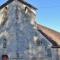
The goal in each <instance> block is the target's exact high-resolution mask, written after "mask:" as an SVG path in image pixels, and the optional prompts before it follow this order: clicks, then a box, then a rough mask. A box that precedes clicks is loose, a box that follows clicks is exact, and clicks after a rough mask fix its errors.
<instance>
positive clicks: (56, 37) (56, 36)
mask: <svg viewBox="0 0 60 60" xmlns="http://www.w3.org/2000/svg"><path fill="white" fill-rule="evenodd" d="M37 28H38V31H39V32H40V33H42V34H43V35H44V36H45V37H46V38H47V39H48V40H49V41H50V42H51V43H52V44H53V46H52V47H53V48H60V33H59V32H57V31H54V30H52V29H50V28H47V27H45V26H42V25H40V24H37Z"/></svg>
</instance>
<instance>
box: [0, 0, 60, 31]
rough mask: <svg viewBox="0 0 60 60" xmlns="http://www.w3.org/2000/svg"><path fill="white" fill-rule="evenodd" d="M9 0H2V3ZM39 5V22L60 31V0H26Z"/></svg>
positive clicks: (36, 5) (37, 12) (37, 15)
mask: <svg viewBox="0 0 60 60" xmlns="http://www.w3.org/2000/svg"><path fill="white" fill-rule="evenodd" d="M6 1H7V0H1V1H0V5H1V4H3V3H4V2H6ZM26 1H27V2H28V3H30V4H32V5H33V6H35V7H37V8H38V10H37V11H36V17H37V19H36V21H37V23H39V24H41V25H44V26H46V27H49V28H51V29H54V30H56V31H59V32H60V0H26Z"/></svg>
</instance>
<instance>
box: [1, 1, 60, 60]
mask: <svg viewBox="0 0 60 60" xmlns="http://www.w3.org/2000/svg"><path fill="white" fill-rule="evenodd" d="M36 10H37V8H36V7H34V6H32V5H31V4H29V3H27V2H26V1H25V0H8V1H7V2H5V3H4V4H3V5H1V6H0V60H1V56H2V55H8V56H9V60H60V33H59V32H56V31H54V30H52V29H50V28H47V27H45V26H42V25H40V24H37V23H36Z"/></svg>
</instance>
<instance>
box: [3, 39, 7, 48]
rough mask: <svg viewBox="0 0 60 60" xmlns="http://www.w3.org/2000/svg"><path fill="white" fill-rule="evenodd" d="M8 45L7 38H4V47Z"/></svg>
mask: <svg viewBox="0 0 60 60" xmlns="http://www.w3.org/2000/svg"><path fill="white" fill-rule="evenodd" d="M6 46H7V39H6V38H4V39H3V48H6Z"/></svg>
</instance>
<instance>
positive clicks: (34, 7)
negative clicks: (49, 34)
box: [0, 0, 37, 10]
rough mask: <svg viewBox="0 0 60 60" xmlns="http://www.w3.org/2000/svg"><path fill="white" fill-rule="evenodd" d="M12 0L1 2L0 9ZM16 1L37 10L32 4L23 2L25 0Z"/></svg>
mask: <svg viewBox="0 0 60 60" xmlns="http://www.w3.org/2000/svg"><path fill="white" fill-rule="evenodd" d="M12 1H14V0H8V1H7V2H5V3H4V4H2V5H1V6H0V9H2V8H3V7H4V6H6V5H8V4H9V3H11V2H12ZM18 1H19V2H21V3H23V4H25V5H28V6H29V7H31V8H33V9H35V10H37V8H36V7H34V6H32V5H31V4H29V3H27V2H25V1H22V0H18Z"/></svg>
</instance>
